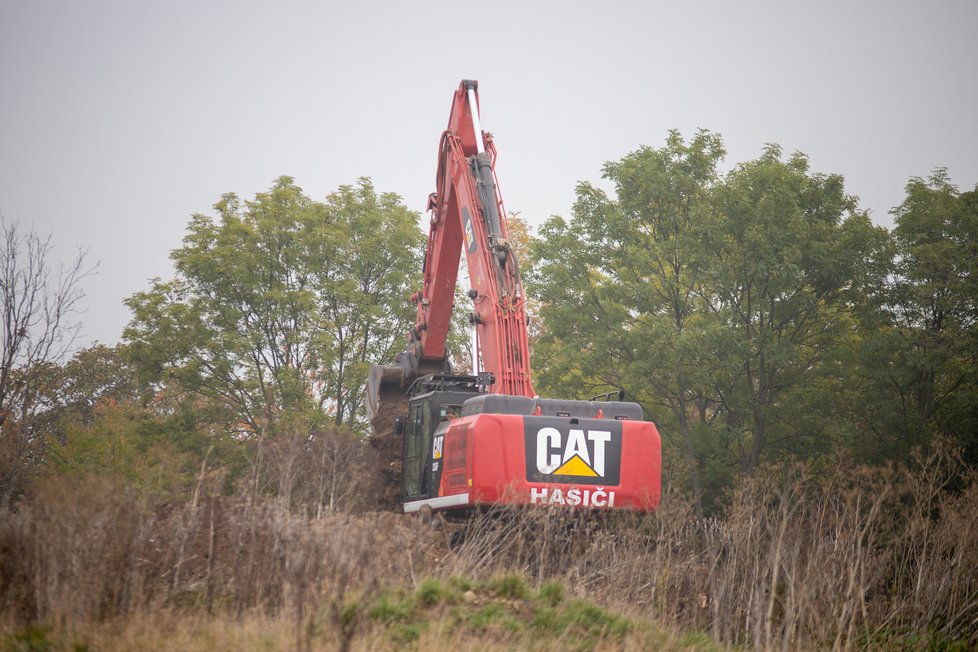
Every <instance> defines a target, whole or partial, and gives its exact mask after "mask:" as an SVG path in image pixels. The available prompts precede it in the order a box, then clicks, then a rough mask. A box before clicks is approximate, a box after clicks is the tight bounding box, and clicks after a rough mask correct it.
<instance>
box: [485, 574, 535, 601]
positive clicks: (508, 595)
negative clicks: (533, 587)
mask: <svg viewBox="0 0 978 652" xmlns="http://www.w3.org/2000/svg"><path fill="white" fill-rule="evenodd" d="M488 588H489V590H490V591H491V592H492V594H493V595H495V596H498V597H500V598H504V599H507V600H527V599H529V597H530V587H528V586H527V584H526V580H525V579H524V578H523V576H522V575H520V574H519V573H507V574H505V575H500V576H499V577H496V578H493V579H492V580H491V581H490V582H489V587H488Z"/></svg>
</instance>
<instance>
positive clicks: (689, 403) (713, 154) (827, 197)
mask: <svg viewBox="0 0 978 652" xmlns="http://www.w3.org/2000/svg"><path fill="white" fill-rule="evenodd" d="M723 155H724V151H723V147H722V143H721V141H720V138H719V137H718V136H717V135H715V134H711V133H709V132H705V131H702V132H700V133H698V134H697V135H696V136H695V137H694V138H693V139H691V140H690V141H689V142H688V143H687V142H685V141H684V140H683V138H682V137H681V136H680V135H679V134H678V133H675V132H673V133H671V134H670V136H669V138H668V140H667V142H666V144H665V146H664V147H662V148H660V149H653V148H647V147H646V148H642V149H640V150H637V151H635V152H633V153H631V154H629V155H628V156H626V157H624V158H623V159H621V160H620V161H617V162H613V163H609V164H607V165H606V166H605V168H604V177H605V178H606V179H608V180H609V181H611V183H612V184H613V185H614V190H615V194H614V196H609V195H608V194H607V193H605V192H604V191H602V190H600V189H598V188H596V187H594V186H593V185H591V184H587V183H582V184H580V185H579V186H578V189H577V202H576V204H575V206H574V213H573V216H572V219H571V220H570V221H565V220H564V219H562V218H560V217H554V218H552V219H550V220H549V221H547V222H546V223H545V224H544V225H543V227H542V228H541V231H540V237H539V239H537V240H536V241H535V243H534V254H535V266H534V271H533V275H532V277H531V281H532V282H531V284H530V287H531V289H532V291H533V292H534V294H535V296H536V297H537V298H538V299H539V301H540V302H541V305H542V308H541V314H542V316H543V320H544V324H543V327H542V331H541V335H540V337H539V340H538V342H537V345H536V348H535V350H534V354H535V355H534V362H535V365H536V368H537V370H538V378H539V381H540V386H541V389H542V390H543V391H546V392H547V393H552V394H554V395H560V396H577V397H584V396H587V395H588V394H593V393H598V392H599V391H606V390H607V389H608V388H618V389H623V390H624V391H625V392H626V394H627V395H628V396H630V397H631V398H633V399H636V400H638V401H639V402H641V403H642V404H643V406H644V407H645V408H646V413H647V414H648V415H649V416H650V418H652V419H653V420H654V421H656V422H657V424H658V425H659V427H660V430H661V431H662V433H663V435H664V437H665V439H666V441H667V442H668V443H671V444H672V445H673V446H674V447H675V449H676V450H678V451H679V453H680V454H681V457H682V459H683V460H685V464H686V466H687V467H688V468H689V470H690V473H689V480H690V485H691V488H692V489H693V490H694V491H695V492H696V493H697V494H699V493H700V492H701V491H702V492H705V493H707V494H711V493H713V492H714V490H716V489H717V488H718V487H719V486H722V485H723V484H724V483H725V482H726V481H727V480H728V478H729V476H730V474H731V473H732V472H733V471H735V470H738V469H739V470H741V471H746V472H750V471H752V470H753V469H754V468H755V467H756V466H757V465H758V464H759V463H760V462H761V461H762V459H765V457H768V456H770V457H774V456H775V454H779V455H780V454H781V453H784V454H792V455H798V456H807V455H809V454H811V453H812V452H813V451H817V450H820V449H824V448H826V447H828V446H831V445H835V444H838V443H840V442H841V441H844V440H842V439H840V434H839V433H840V431H844V430H845V426H844V424H841V423H840V421H841V419H840V416H839V413H840V411H841V409H842V406H843V404H842V402H841V401H842V399H843V398H844V394H842V393H840V391H839V389H840V387H843V386H844V376H845V374H846V366H845V362H846V360H847V359H848V358H851V357H852V356H853V355H854V354H853V352H852V350H853V342H852V340H851V335H852V329H854V328H855V319H856V315H857V314H860V313H859V312H858V311H857V308H861V306H862V305H863V304H864V303H865V296H866V292H867V288H870V287H879V286H880V285H881V284H882V279H883V278H884V277H885V274H886V271H887V269H888V268H887V260H888V259H887V253H888V249H887V243H888V239H887V234H886V232H885V230H883V229H880V228H877V227H874V226H872V224H871V223H870V221H869V219H868V217H867V216H866V214H865V213H863V212H861V211H859V210H858V209H857V208H856V203H855V200H854V199H852V198H850V197H848V196H847V195H846V194H845V192H844V187H843V182H842V178H841V177H839V176H838V175H821V174H813V173H812V172H811V171H810V170H809V166H808V161H807V159H806V158H805V157H804V156H803V155H801V154H796V155H794V156H791V157H790V158H788V159H787V160H783V159H782V157H781V152H780V150H779V149H778V148H777V147H774V146H770V147H768V148H767V149H766V150H765V152H764V154H763V155H762V156H761V157H760V158H759V159H758V160H756V161H751V162H748V163H745V164H742V165H740V166H738V167H736V168H735V169H734V170H733V171H732V172H730V173H729V174H727V175H726V176H725V177H723V178H721V177H720V176H719V175H718V173H717V166H718V163H719V162H720V161H721V159H722V157H723ZM775 459H777V458H775Z"/></svg>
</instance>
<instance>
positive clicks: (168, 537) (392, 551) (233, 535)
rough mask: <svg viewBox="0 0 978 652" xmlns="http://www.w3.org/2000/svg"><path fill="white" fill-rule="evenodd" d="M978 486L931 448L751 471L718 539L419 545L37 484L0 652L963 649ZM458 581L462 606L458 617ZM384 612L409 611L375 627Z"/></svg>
mask: <svg viewBox="0 0 978 652" xmlns="http://www.w3.org/2000/svg"><path fill="white" fill-rule="evenodd" d="M286 466H288V465H286ZM269 468H271V467H269ZM976 480H978V478H976V474H975V472H974V471H972V470H968V469H966V468H964V467H963V465H962V464H961V463H960V461H959V460H958V459H957V457H956V456H955V454H954V453H953V451H949V450H945V449H940V450H937V451H935V452H933V453H931V454H930V455H928V456H926V457H921V458H920V459H919V460H918V461H917V464H916V465H915V467H914V468H913V469H912V470H908V471H905V472H895V471H879V470H869V469H846V468H842V467H840V468H839V469H838V470H837V471H836V472H834V473H833V474H830V475H829V476H827V477H825V476H814V475H812V474H810V473H809V472H807V471H806V470H804V469H789V470H767V471H765V472H763V473H758V474H757V475H756V476H755V477H754V478H752V479H749V480H745V481H744V482H742V483H741V484H740V485H739V487H738V488H737V489H736V490H735V491H734V492H732V493H731V495H730V496H729V501H728V504H727V505H726V509H725V514H724V516H723V517H722V518H716V519H698V518H696V517H695V515H694V510H693V505H692V502H691V501H690V500H688V499H686V498H685V497H683V496H681V495H678V494H676V493H674V492H673V493H668V492H667V495H666V496H664V499H663V502H662V508H661V509H660V511H659V512H658V513H657V514H655V515H649V516H646V515H631V514H626V515H614V516H606V517H603V518H598V517H595V516H594V515H593V514H585V513H581V512H571V511H564V510H544V509H539V510H531V511H517V510H509V509H496V510H490V511H489V512H486V513H483V514H480V515H478V516H476V517H474V518H473V519H472V520H471V522H469V523H468V524H465V525H451V524H441V525H439V524H438V523H437V522H436V524H435V525H434V526H424V525H421V523H420V522H419V521H418V520H417V519H415V518H410V517H405V516H399V515H395V514H392V513H366V514H358V515H354V514H349V513H344V512H337V511H333V512H329V511H323V510H314V509H308V508H307V506H306V505H304V504H302V503H301V502H297V501H296V500H295V499H294V496H295V493H294V492H292V491H285V492H283V494H284V496H288V495H291V496H293V497H292V498H289V499H286V498H284V497H283V496H279V497H262V496H261V495H249V496H239V497H227V496H220V495H217V494H216V493H215V492H213V491H207V490H202V491H200V492H197V493H195V495H194V498H193V499H191V500H188V501H186V502H179V503H171V504H167V505H164V506H162V507H159V506H157V507H152V508H151V507H150V506H149V505H147V504H145V503H143V502H142V501H141V499H139V498H138V497H137V496H136V495H135V494H133V493H131V492H130V490H129V489H128V488H127V487H126V486H125V485H124V484H122V483H119V482H114V481H108V480H99V479H93V478H67V477H63V478H54V479H51V480H48V481H46V482H45V483H43V484H42V485H40V486H38V487H37V490H36V491H35V492H34V494H33V496H32V497H31V498H29V499H27V500H24V501H22V502H21V503H20V504H19V505H18V506H17V508H16V510H15V511H10V512H6V513H4V514H2V515H0V636H6V639H0V640H5V641H7V642H8V643H11V642H13V643H16V645H18V646H20V647H21V648H23V649H31V648H30V647H29V639H30V636H31V635H32V634H31V632H32V631H33V632H35V633H36V634H37V636H40V637H41V639H40V640H42V641H43V642H44V644H45V645H48V644H50V646H51V649H59V648H60V647H64V648H65V649H68V648H70V647H71V645H73V643H72V641H75V642H77V641H83V642H84V644H85V645H87V646H88V647H89V648H91V649H107V650H111V649H136V648H145V647H147V645H146V642H147V641H151V642H153V644H152V645H150V646H149V647H153V648H154V649H181V650H193V649H203V648H205V647H206V649H258V648H261V649H377V648H393V647H397V646H398V645H399V644H402V643H405V642H411V643H413V644H417V645H418V646H423V647H434V648H442V647H449V646H451V647H452V648H453V649H504V648H509V647H522V648H532V649H564V648H566V647H567V646H568V645H570V641H571V639H573V640H574V641H577V643H575V645H578V643H580V642H581V640H583V641H584V643H583V644H581V645H578V647H581V646H583V647H584V648H590V647H599V648H600V647H614V648H620V649H629V648H631V649H646V648H648V647H649V646H652V647H666V648H673V649H682V648H688V647H693V648H697V649H700V648H704V647H706V648H709V647H712V646H713V645H714V643H712V641H718V642H720V644H722V645H725V646H727V645H729V646H745V647H752V648H755V649H782V650H796V649H815V648H829V647H831V648H838V649H852V648H871V649H878V648H903V649H919V648H922V647H929V648H932V649H968V648H973V647H975V646H978V635H976V632H978V574H976V572H975V569H976V568H978V536H976V534H978V532H976V529H978V525H976V523H978V482H976ZM215 484H217V483H215ZM317 500H318V499H317ZM453 540H454V546H451V545H450V541H453ZM500 577H502V578H510V579H509V580H506V581H509V582H511V583H515V584H514V586H516V587H517V589H512V588H510V589H506V588H505V586H504V585H499V584H498V578H500ZM425 578H432V579H429V580H426V579H425ZM513 578H516V579H513ZM426 582H427V583H426ZM431 582H436V583H437V582H440V583H441V584H440V586H442V587H454V588H452V589H450V590H449V589H445V590H444V591H442V590H441V589H436V588H432V587H433V586H435V585H433V584H430V583H431ZM466 582H468V583H472V584H473V587H474V589H473V590H474V591H475V593H476V594H477V596H478V597H477V599H476V600H469V601H460V598H459V595H460V593H459V591H461V590H462V589H460V588H459V587H460V586H462V588H464V586H463V585H464V583H466ZM520 582H523V583H525V587H526V591H528V592H529V593H527V594H526V595H523V594H521V593H519V590H518V586H519V583H520ZM500 586H504V588H502V589H500V588H499V587H500ZM555 586H556V587H560V591H562V592H563V593H565V594H566V599H567V600H568V601H574V600H585V601H586V603H576V602H575V603H574V604H591V605H600V607H598V606H595V607H594V609H598V610H600V609H610V610H611V612H609V613H616V614H621V616H620V617H623V618H627V619H629V622H631V623H637V624H640V625H641V626H635V627H630V628H625V629H624V630H622V631H621V632H618V633H617V634H615V635H614V636H613V637H612V638H607V637H606V633H604V630H601V632H599V633H598V634H594V635H593V636H591V635H590V634H589V635H587V636H584V637H583V639H582V637H581V636H578V635H574V634H573V632H574V631H577V630H575V629H574V628H575V627H580V626H583V625H581V622H586V621H587V618H588V617H591V616H594V614H595V613H598V612H597V611H594V610H593V609H591V608H590V607H588V608H583V607H582V608H581V609H582V611H581V612H580V614H577V613H576V612H569V613H571V615H570V616H566V617H565V616H560V617H559V618H557V616H554V618H556V620H553V621H552V623H551V622H550V621H546V622H545V623H544V624H545V625H546V626H547V627H550V626H551V625H553V623H556V625H553V627H552V628H551V629H546V628H544V629H540V627H541V625H540V623H539V622H538V619H539V614H540V613H545V612H546V610H545V597H543V596H545V594H546V592H547V591H550V590H553V587H555ZM548 587H549V588H548ZM391 591H400V592H402V598H400V599H402V600H408V602H406V603H404V605H402V607H401V608H400V609H401V610H400V611H397V610H395V611H394V612H393V613H395V616H396V617H393V618H392V619H385V618H383V617H380V618H379V617H376V613H377V612H376V610H375V609H374V607H375V606H376V605H377V604H379V602H378V601H381V602H382V601H383V600H386V599H387V598H386V597H385V596H388V595H389V594H390V593H389V592H391ZM452 591H454V593H452ZM507 591H509V593H507ZM513 591H516V593H513ZM432 592H433V593H432ZM486 592H487V593H486ZM483 593H486V595H489V596H495V597H491V600H496V601H501V602H500V604H501V605H502V606H500V607H498V608H496V607H493V609H496V611H497V612H499V613H503V615H504V616H505V618H504V619H503V620H502V621H501V622H503V623H504V624H505V623H515V624H513V625H512V627H511V628H510V629H507V627H508V626H496V625H491V624H490V625H485V624H484V623H483V624H480V621H478V619H477V618H476V616H472V615H469V614H470V612H472V613H474V612H473V611H472V610H473V609H475V607H479V608H483V607H485V608H488V607H491V604H489V603H486V604H482V603H481V602H480V600H482V599H483V598H482V597H481V596H482V595H483ZM449 594H451V595H453V596H454V597H451V599H449V598H445V595H449ZM403 596H407V597H403ZM431 596H435V597H434V598H432V597H431ZM486 599H490V598H486ZM566 604H571V602H567V603H566ZM405 605H406V606H405ZM480 605H481V606H480ZM568 608H569V607H568ZM589 609H591V610H590V611H589ZM460 610H461V611H460ZM500 610H502V611H500ZM560 613H563V612H560ZM371 614H374V615H373V616H372V615H371ZM397 614H400V615H397ZM404 614H411V615H410V617H407V616H405V615H404ZM460 614H461V615H460ZM582 614H590V615H591V616H587V615H582ZM558 615H559V614H558ZM501 617H502V616H501ZM618 617H619V616H615V618H618ZM405 619H406V620H405ZM580 619H583V621H581V620H580ZM599 621H600V618H599ZM608 622H612V621H608ZM615 622H617V621H615ZM547 623H550V625H548V624H547ZM653 624H654V625H653ZM484 625H485V626H484ZM32 627H34V628H40V629H35V630H32V629H31V628H32ZM500 627H501V628H500ZM405 628H406V629H405ZM480 628H481V629H480ZM402 630H403V631H402ZM405 631H406V632H410V636H408V638H407V639H399V638H398V632H402V633H403V632H405ZM587 631H590V630H587ZM663 632H667V633H665V634H664V633H663ZM668 632H673V633H672V634H669V633H668ZM675 632H692V634H689V635H687V636H686V637H683V636H682V635H680V634H676V633H675ZM15 636H16V637H19V638H13V637H15ZM589 636H590V638H589ZM607 636H611V634H607ZM25 641H28V642H25ZM167 646H169V647H167Z"/></svg>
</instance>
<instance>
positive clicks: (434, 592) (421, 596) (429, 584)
mask: <svg viewBox="0 0 978 652" xmlns="http://www.w3.org/2000/svg"><path fill="white" fill-rule="evenodd" d="M414 597H415V599H416V600H417V601H418V604H419V605H420V606H422V607H434V606H435V605H438V604H440V603H442V602H448V601H452V600H453V598H454V597H455V595H454V591H452V589H451V587H450V586H445V585H444V584H442V583H441V581H439V580H437V579H435V578H433V577H429V578H426V579H424V580H422V581H421V584H419V585H418V589H417V590H416V591H415V592H414Z"/></svg>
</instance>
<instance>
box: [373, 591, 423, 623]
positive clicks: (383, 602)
mask: <svg viewBox="0 0 978 652" xmlns="http://www.w3.org/2000/svg"><path fill="white" fill-rule="evenodd" d="M412 616H414V601H413V600H412V599H411V597H410V596H408V595H407V594H406V593H405V592H404V591H403V590H401V591H385V592H383V593H381V594H380V595H379V596H377V599H376V600H374V602H373V604H372V605H371V606H370V608H369V609H367V617H368V618H370V619H371V620H375V621H378V622H381V623H400V622H406V621H407V620H409V619H410V618H411V617H412Z"/></svg>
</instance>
